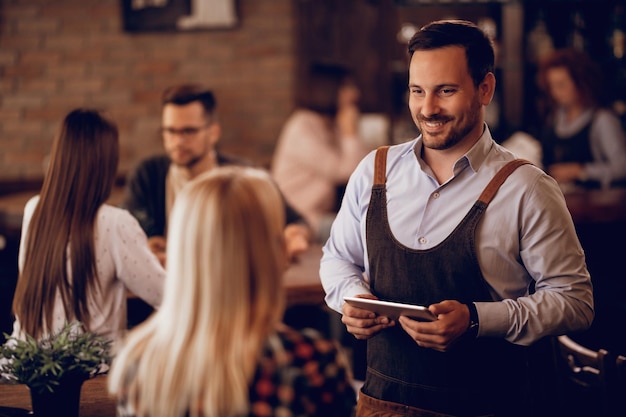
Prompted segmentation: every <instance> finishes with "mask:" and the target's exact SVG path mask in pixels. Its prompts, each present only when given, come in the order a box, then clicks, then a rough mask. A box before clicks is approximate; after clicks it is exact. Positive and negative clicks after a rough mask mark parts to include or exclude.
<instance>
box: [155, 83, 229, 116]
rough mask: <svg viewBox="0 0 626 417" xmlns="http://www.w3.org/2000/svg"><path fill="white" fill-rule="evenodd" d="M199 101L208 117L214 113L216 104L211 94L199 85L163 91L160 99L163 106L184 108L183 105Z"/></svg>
mask: <svg viewBox="0 0 626 417" xmlns="http://www.w3.org/2000/svg"><path fill="white" fill-rule="evenodd" d="M194 101H199V102H200V103H201V104H202V107H203V108H204V111H205V113H206V114H207V115H208V116H209V115H212V114H213V112H214V111H215V107H216V105H217V103H216V102H215V96H214V95H213V92H212V91H211V90H209V89H207V88H206V87H204V86H202V85H199V84H181V85H175V86H172V87H169V88H167V89H165V91H164V92H163V96H162V99H161V103H162V104H163V105H166V104H175V105H177V106H184V105H185V104H189V103H192V102H194Z"/></svg>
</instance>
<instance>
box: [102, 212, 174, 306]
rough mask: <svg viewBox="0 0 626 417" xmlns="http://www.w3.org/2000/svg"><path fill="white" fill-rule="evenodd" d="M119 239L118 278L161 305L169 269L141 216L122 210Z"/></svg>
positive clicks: (117, 224) (116, 249)
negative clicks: (150, 244)
mask: <svg viewBox="0 0 626 417" xmlns="http://www.w3.org/2000/svg"><path fill="white" fill-rule="evenodd" d="M115 228H116V230H115V231H116V237H117V239H116V242H112V245H111V252H112V256H113V259H114V262H115V270H116V274H117V278H118V279H119V280H120V281H122V282H123V283H124V285H125V286H126V288H127V289H128V290H130V291H131V292H132V293H133V294H135V295H136V296H137V297H139V298H141V299H142V300H144V301H145V302H146V303H148V304H150V305H151V306H152V307H158V306H159V305H160V304H161V300H162V298H163V286H164V283H165V269H164V268H163V267H162V266H161V264H160V263H159V260H158V259H157V257H156V256H155V255H154V254H153V253H152V252H151V251H150V248H149V247H148V241H147V238H146V235H145V233H144V232H143V230H142V229H141V227H140V225H139V223H138V222H137V220H136V219H135V218H134V217H132V216H130V215H129V214H128V213H127V212H125V211H122V210H120V211H119V212H118V216H117V219H116V222H115Z"/></svg>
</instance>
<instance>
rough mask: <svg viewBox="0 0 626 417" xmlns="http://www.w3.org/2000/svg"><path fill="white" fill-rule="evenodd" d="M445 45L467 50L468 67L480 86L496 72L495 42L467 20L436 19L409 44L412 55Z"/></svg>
mask: <svg viewBox="0 0 626 417" xmlns="http://www.w3.org/2000/svg"><path fill="white" fill-rule="evenodd" d="M446 46H460V47H462V48H463V49H465V56H466V58H467V68H468V69H469V72H470V75H471V76H472V80H473V81H474V85H475V86H478V85H479V84H480V83H481V82H482V81H483V80H484V79H485V76H486V75H487V73H489V72H491V73H493V72H494V61H495V53H494V49H493V42H492V40H491V39H490V38H489V36H487V34H486V33H485V32H483V31H482V30H481V29H480V28H479V27H478V26H476V25H475V24H474V23H472V22H469V21H467V20H437V21H435V22H431V23H429V24H427V25H425V26H424V27H422V28H421V29H420V30H418V31H417V32H416V33H415V34H414V35H413V37H412V38H411V40H410V41H409V44H408V50H409V56H411V57H412V56H413V53H414V52H415V51H429V50H433V49H439V48H444V47H446Z"/></svg>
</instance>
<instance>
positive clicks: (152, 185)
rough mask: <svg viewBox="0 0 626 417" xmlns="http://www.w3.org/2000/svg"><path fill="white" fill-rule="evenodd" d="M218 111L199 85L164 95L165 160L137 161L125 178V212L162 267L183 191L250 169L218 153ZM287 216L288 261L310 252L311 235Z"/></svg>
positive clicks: (291, 214)
mask: <svg viewBox="0 0 626 417" xmlns="http://www.w3.org/2000/svg"><path fill="white" fill-rule="evenodd" d="M216 106H217V103H216V100H215V96H214V95H213V92H212V91H210V90H209V89H207V88H206V87H204V86H202V85H197V84H181V85H175V86H171V87H169V88H167V89H165V91H164V92H163V95H162V119H161V120H162V121H161V133H162V136H163V146H164V148H165V152H166V154H165V155H157V156H154V157H150V158H147V159H145V160H143V161H141V162H140V164H139V165H138V166H137V167H136V168H135V170H134V171H133V172H132V173H131V174H130V176H129V178H128V183H127V185H126V190H125V196H124V202H123V207H124V208H126V209H128V210H129V211H130V212H131V213H132V214H133V215H134V216H135V217H136V218H137V220H139V223H140V224H141V226H142V227H143V229H144V230H145V232H146V234H147V235H148V241H149V243H150V247H151V248H152V250H153V252H154V253H155V254H156V255H157V256H158V257H159V259H160V260H161V262H162V263H163V264H164V265H165V258H166V235H167V218H168V216H169V213H170V211H171V209H172V206H173V204H174V200H175V199H176V196H177V195H178V193H179V192H180V190H181V189H182V187H183V186H184V185H185V184H187V183H188V182H189V181H190V180H192V179H193V178H195V177H197V176H198V175H200V174H202V173H205V172H208V171H210V170H211V169H213V168H216V167H218V166H225V165H251V163H250V162H249V161H246V160H244V159H242V158H237V157H233V156H230V155H226V154H224V153H222V152H220V151H218V150H217V149H216V146H217V143H218V141H219V139H220V137H221V133H222V128H221V125H220V122H219V119H218V115H217V111H216ZM287 213H288V214H287V224H286V227H285V237H286V239H287V247H288V251H289V253H290V256H291V257H292V258H297V257H298V256H299V254H301V253H302V252H304V251H306V250H307V249H308V247H309V241H310V239H311V236H310V235H311V231H310V229H309V227H308V225H307V224H306V222H304V221H303V219H302V216H301V215H300V214H299V213H297V212H296V211H295V210H293V209H292V208H291V207H289V206H288V207H287Z"/></svg>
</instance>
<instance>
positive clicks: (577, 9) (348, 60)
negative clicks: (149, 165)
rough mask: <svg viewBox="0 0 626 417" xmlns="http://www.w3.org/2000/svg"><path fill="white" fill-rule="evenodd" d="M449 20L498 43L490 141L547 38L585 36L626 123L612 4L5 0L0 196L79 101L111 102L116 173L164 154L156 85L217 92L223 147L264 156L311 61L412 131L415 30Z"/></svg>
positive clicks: (527, 116) (509, 127)
mask: <svg viewBox="0 0 626 417" xmlns="http://www.w3.org/2000/svg"><path fill="white" fill-rule="evenodd" d="M211 3H213V5H212V6H211V7H213V9H212V10H213V12H214V13H212V14H209V13H207V10H206V9H207V8H208V7H209V5H210V4H211ZM203 13H204V17H203ZM206 16H213V18H207V17H206ZM216 16H217V17H216ZM448 17H450V18H463V19H468V20H472V21H474V22H476V23H478V24H479V25H481V26H482V27H483V28H485V29H486V30H488V31H489V33H491V34H492V35H493V37H494V39H495V41H496V44H497V47H498V58H497V63H498V68H497V72H498V74H497V76H498V86H497V96H496V99H495V100H494V102H493V103H492V105H491V106H490V109H489V115H488V117H489V123H490V126H491V128H492V131H494V132H495V134H494V136H495V138H496V140H499V141H501V140H504V138H505V136H507V135H508V134H509V133H510V132H512V131H515V130H517V129H519V128H526V129H527V128H528V126H531V125H533V124H535V122H536V120H535V119H536V117H537V115H536V110H535V109H536V103H535V99H536V97H537V91H536V88H537V87H536V85H535V71H536V62H537V59H538V58H539V57H540V56H541V55H542V54H545V53H546V52H547V51H549V50H550V49H552V48H561V47H565V46H573V47H576V48H580V49H582V50H585V51H586V52H588V53H589V54H590V55H591V56H592V57H593V58H594V59H595V60H596V61H598V62H599V63H601V65H602V67H603V68H604V70H605V75H606V84H607V86H609V91H610V93H611V95H612V97H611V101H612V103H613V106H614V108H615V110H616V111H617V112H618V114H619V115H620V116H621V117H622V120H624V117H625V116H624V115H625V107H626V105H625V104H624V100H625V98H626V60H625V58H624V45H625V40H624V32H625V31H626V16H625V10H624V4H623V2H622V1H617V0H541V1H539V0H525V1H522V0H500V1H497V0H496V1H488V0H482V1H470V0H395V1H394V0H341V1H339V0H260V1H259V0H1V1H0V167H1V169H0V181H1V182H2V183H5V185H4V186H3V187H0V188H1V189H0V192H3V193H6V192H8V191H11V186H12V185H11V184H12V183H14V182H17V184H16V185H15V187H17V188H18V189H19V188H21V187H23V186H24V185H25V183H28V182H30V181H34V182H37V181H38V180H40V179H41V176H42V175H43V163H44V160H45V156H46V154H47V152H48V151H49V147H50V144H51V141H52V137H53V135H54V133H55V130H56V128H57V126H58V124H59V122H60V120H61V119H62V117H63V115H64V114H65V113H67V111H68V110H69V109H71V108H73V107H77V106H95V107H99V108H102V109H105V110H107V111H108V112H109V113H110V114H111V116H112V117H113V118H114V119H115V121H116V122H117V123H118V124H119V126H120V130H121V142H122V159H121V166H120V170H121V174H122V175H123V174H124V173H125V172H127V171H128V170H129V169H130V168H131V167H132V166H133V165H134V164H135V163H136V162H137V161H138V160H139V159H141V158H143V157H145V156H147V155H151V154H154V153H158V152H160V151H161V140H160V136H159V134H158V127H159V123H160V103H159V99H160V94H161V91H162V90H163V89H164V88H165V87H167V86H169V85H171V84H175V83H178V82H201V83H203V84H206V85H208V86H209V87H211V88H213V89H214V91H215V93H216V96H217V99H218V110H219V112H220V118H221V121H222V125H223V128H224V135H223V139H222V142H221V147H222V149H223V150H224V151H227V152H233V153H236V154H239V155H241V156H244V157H247V158H249V159H252V160H254V161H256V162H259V163H261V164H263V165H266V166H267V165H268V164H269V161H270V159H271V155H272V152H273V150H274V145H275V142H276V139H277V137H278V134H279V132H280V128H281V126H282V124H283V123H284V121H285V120H286V118H287V117H288V115H289V113H290V112H291V110H292V109H293V101H294V97H295V96H296V92H297V91H298V89H301V88H304V86H306V79H305V76H304V74H305V69H306V68H307V67H308V66H309V65H310V64H311V63H331V64H333V63H335V64H341V65H345V66H348V67H349V68H351V69H352V70H353V71H354V72H355V74H356V75H357V77H358V81H359V83H360V85H361V86H362V102H361V104H362V111H363V112H364V113H365V114H366V115H369V114H371V115H375V116H377V117H379V119H376V120H380V116H381V115H382V116H384V120H385V121H386V122H387V123H383V124H382V126H384V127H385V133H386V137H385V138H383V139H379V140H387V141H390V142H400V141H403V140H406V139H409V138H412V137H413V136H414V135H415V132H414V130H413V129H414V128H413V126H412V122H411V120H410V118H409V117H408V114H407V110H406V101H405V93H406V85H407V76H406V73H407V60H406V42H407V39H408V38H409V37H410V36H411V35H412V33H413V32H414V31H415V30H416V28H419V27H420V26H421V25H423V24H425V23H427V22H429V21H431V20H434V19H440V18H448ZM371 120H372V119H370V122H371ZM379 126H380V125H379ZM374 140H375V139H374Z"/></svg>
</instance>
